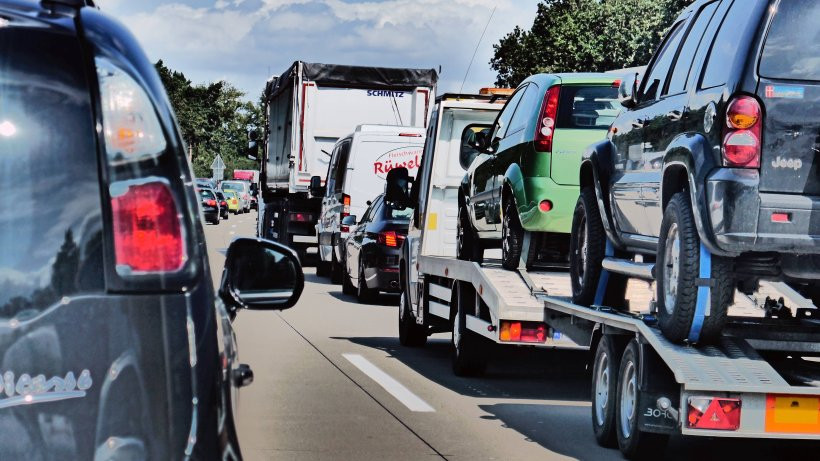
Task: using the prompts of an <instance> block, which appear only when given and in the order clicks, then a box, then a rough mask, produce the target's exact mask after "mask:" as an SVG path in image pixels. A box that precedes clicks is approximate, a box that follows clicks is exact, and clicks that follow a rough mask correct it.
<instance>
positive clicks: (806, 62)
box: [760, 0, 820, 80]
mask: <svg viewBox="0 0 820 461" xmlns="http://www.w3.org/2000/svg"><path fill="white" fill-rule="evenodd" d="M817 24H820V2H818V1H817V0H791V1H788V2H780V4H779V5H778V8H777V12H776V13H775V15H774V19H772V25H771V28H770V29H769V36H768V37H766V45H764V47H763V55H762V56H761V58H760V75H761V76H762V77H767V78H775V79H786V80H820V29H818V28H817Z"/></svg>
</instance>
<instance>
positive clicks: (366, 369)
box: [342, 354, 436, 412]
mask: <svg viewBox="0 0 820 461" xmlns="http://www.w3.org/2000/svg"><path fill="white" fill-rule="evenodd" d="M342 357H344V358H346V359H347V360H348V361H349V362H350V363H352V364H353V365H354V366H355V367H356V368H358V369H359V370H360V371H361V372H362V373H364V374H366V375H367V376H369V377H370V379H372V380H373V381H375V382H376V384H378V385H379V386H381V387H383V388H384V390H386V391H387V392H388V393H389V394H390V395H392V396H393V397H395V398H396V400H398V401H399V402H401V403H402V404H404V406H406V407H407V408H408V409H409V410H410V411H417V412H433V411H436V410H435V409H434V408H433V407H431V406H430V405H429V404H428V403H427V402H425V401H424V400H422V399H421V398H420V397H419V396H417V395H416V394H414V393H412V392H411V391H410V389H408V388H406V387H404V385H403V384H402V383H400V382H398V381H396V380H395V379H393V377H392V376H390V375H388V374H387V373H385V372H384V371H382V370H381V369H380V368H379V367H377V366H376V365H373V364H372V363H370V361H368V360H367V359H366V358H364V357H362V356H361V355H359V354H342Z"/></svg>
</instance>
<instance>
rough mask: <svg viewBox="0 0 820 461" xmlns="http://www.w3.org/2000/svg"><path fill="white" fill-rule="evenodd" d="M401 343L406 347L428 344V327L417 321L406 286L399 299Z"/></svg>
mask: <svg viewBox="0 0 820 461" xmlns="http://www.w3.org/2000/svg"><path fill="white" fill-rule="evenodd" d="M399 343H401V345H402V346H406V347H422V346H424V345H425V344H427V328H426V327H425V326H424V325H419V324H418V323H416V320H415V319H414V318H413V315H412V314H411V313H410V293H408V292H407V288H406V287H405V289H404V290H402V292H401V298H400V300H399Z"/></svg>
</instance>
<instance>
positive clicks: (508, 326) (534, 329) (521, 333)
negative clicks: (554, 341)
mask: <svg viewBox="0 0 820 461" xmlns="http://www.w3.org/2000/svg"><path fill="white" fill-rule="evenodd" d="M498 339H499V340H501V341H515V342H523V343H543V342H546V341H547V325H546V324H544V323H542V322H511V321H509V320H502V321H501V328H500V329H499V331H498Z"/></svg>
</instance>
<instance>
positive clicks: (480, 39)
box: [458, 6, 498, 94]
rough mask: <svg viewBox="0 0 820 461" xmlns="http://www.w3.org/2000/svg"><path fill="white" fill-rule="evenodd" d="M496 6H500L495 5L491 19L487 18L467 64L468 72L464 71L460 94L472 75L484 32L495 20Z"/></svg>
mask: <svg viewBox="0 0 820 461" xmlns="http://www.w3.org/2000/svg"><path fill="white" fill-rule="evenodd" d="M496 8H498V6H494V7H493V11H492V12H491V13H490V19H488V20H487V24H486V25H485V26H484V30H483V31H482V32H481V37H479V38H478V43H476V44H475V50H473V57H472V58H470V63H469V64H468V65H467V72H464V80H462V81H461V88H459V90H458V94H462V93H464V83H466V82H467V76H468V75H470V68H471V67H473V61H474V60H475V55H476V53H478V47H479V46H481V41H482V40H484V34H486V33H487V27H490V21H492V20H493V16H494V15H495V9H496Z"/></svg>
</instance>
